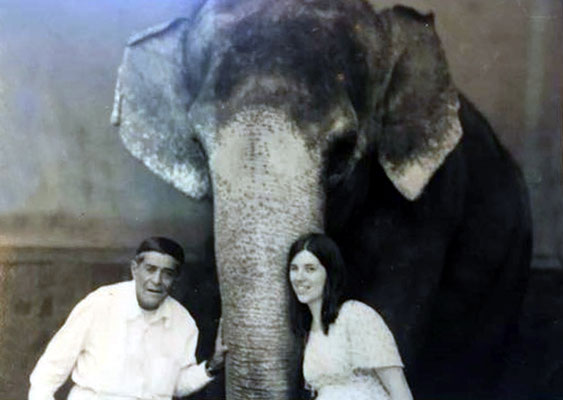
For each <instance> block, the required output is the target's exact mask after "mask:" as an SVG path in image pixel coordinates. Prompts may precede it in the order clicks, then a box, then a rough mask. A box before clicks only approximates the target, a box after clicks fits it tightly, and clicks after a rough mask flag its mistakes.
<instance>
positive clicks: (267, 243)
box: [210, 112, 323, 400]
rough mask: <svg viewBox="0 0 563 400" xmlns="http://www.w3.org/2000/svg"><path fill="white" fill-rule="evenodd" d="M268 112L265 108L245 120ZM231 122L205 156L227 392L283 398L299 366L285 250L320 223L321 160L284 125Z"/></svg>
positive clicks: (231, 395) (245, 396)
mask: <svg viewBox="0 0 563 400" xmlns="http://www.w3.org/2000/svg"><path fill="white" fill-rule="evenodd" d="M267 117H269V118H267ZM273 117H275V116H272V115H264V113H263V112H262V113H261V115H260V118H257V116H256V115H253V116H252V118H250V120H252V121H257V120H258V121H264V120H269V121H270V122H271V120H272V118H273ZM274 119H275V118H274ZM234 125H235V126H230V127H229V136H228V138H229V139H225V141H224V142H223V143H222V146H221V148H220V149H218V151H217V152H216V153H214V156H213V157H212V159H211V160H210V161H211V163H212V166H213V168H212V169H211V170H212V171H213V172H212V173H213V175H212V177H213V182H214V207H215V246H216V260H217V266H218V275H219V283H220V288H221V298H222V312H223V329H224V341H225V343H226V344H227V346H228V348H229V355H228V358H227V368H226V374H227V379H226V386H227V387H226V391H227V399H229V400H235V399H244V400H249V399H287V398H288V396H289V393H290V392H291V389H292V387H293V385H294V381H293V379H292V376H294V375H293V371H295V369H296V368H298V367H300V366H298V365H297V360H296V357H295V345H294V343H293V339H292V334H291V331H290V325H289V313H288V307H287V305H288V293H289V292H288V282H287V272H286V255H287V252H288V249H289V246H290V245H291V242H292V241H294V240H295V239H296V238H297V237H298V236H300V235H301V234H303V233H305V232H309V231H312V230H314V231H320V230H322V228H323V227H322V212H321V210H322V201H323V200H322V196H321V195H320V190H319V188H320V184H319V178H318V173H319V168H318V163H319V160H318V158H316V157H315V156H314V155H311V154H308V152H309V150H307V148H306V146H304V145H303V142H302V141H301V140H300V138H299V136H298V135H295V134H294V132H291V129H290V127H288V126H284V124H281V126H280V125H279V124H277V125H276V129H271V128H272V126H269V127H268V129H263V128H260V127H257V126H256V122H254V124H253V126H252V127H251V128H250V127H248V126H246V127H241V126H237V124H234ZM238 125H240V124H238ZM286 125H287V124H286ZM242 128H244V129H242ZM288 130H289V131H290V132H288ZM237 132H238V134H237ZM282 138H283V143H282V142H280V141H279V140H281V139H282ZM273 146H276V147H278V146H286V147H287V150H290V152H287V153H285V154H286V156H285V157H286V158H285V160H283V161H282V160H277V159H274V158H273V157H279V151H270V150H273V148H272V147H273ZM278 150H279V149H278ZM233 153H234V154H237V155H236V156H235V157H233ZM295 157H297V158H298V159H296V158H295ZM292 163H294V164H293V165H292ZM295 163H296V164H295ZM315 164H316V165H315ZM280 168H282V169H284V171H283V173H278V172H282V171H281V170H280ZM277 171H278V172H277ZM288 172H289V173H288Z"/></svg>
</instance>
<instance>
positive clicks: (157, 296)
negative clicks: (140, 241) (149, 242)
mask: <svg viewBox="0 0 563 400" xmlns="http://www.w3.org/2000/svg"><path fill="white" fill-rule="evenodd" d="M136 260H138V261H136ZM136 260H133V262H132V263H131V273H132V274H133V279H134V280H135V291H136V293H137V302H138V303H139V306H140V307H141V308H143V309H145V310H155V309H157V308H158V306H160V304H161V303H162V302H163V301H164V299H165V298H166V296H168V291H169V290H170V288H171V287H172V283H173V282H174V279H175V278H176V276H177V274H178V261H176V260H175V259H174V258H173V257H171V256H169V255H168V254H163V253H159V252H156V251H147V252H144V253H141V254H139V255H138V256H137V257H136Z"/></svg>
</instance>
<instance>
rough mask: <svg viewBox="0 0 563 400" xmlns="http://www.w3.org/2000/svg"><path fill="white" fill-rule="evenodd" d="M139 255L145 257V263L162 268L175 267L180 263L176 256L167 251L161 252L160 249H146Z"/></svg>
mask: <svg viewBox="0 0 563 400" xmlns="http://www.w3.org/2000/svg"><path fill="white" fill-rule="evenodd" d="M137 257H142V258H143V263H145V264H150V265H154V266H157V267H161V268H172V269H175V268H176V267H177V266H178V264H179V263H180V262H179V261H178V260H176V259H175V258H174V257H172V256H171V255H169V254H166V253H160V252H158V251H153V250H151V251H144V252H142V253H139V254H138V255H137Z"/></svg>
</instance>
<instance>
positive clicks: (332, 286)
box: [286, 233, 345, 337]
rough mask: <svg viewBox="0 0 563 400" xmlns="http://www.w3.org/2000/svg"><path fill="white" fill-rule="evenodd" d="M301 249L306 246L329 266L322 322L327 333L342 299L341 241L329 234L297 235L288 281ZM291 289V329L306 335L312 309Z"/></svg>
mask: <svg viewBox="0 0 563 400" xmlns="http://www.w3.org/2000/svg"><path fill="white" fill-rule="evenodd" d="M302 250H307V251H309V252H311V253H312V254H314V255H315V257H317V258H318V260H319V262H320V263H321V264H322V266H323V267H324V268H325V270H326V282H325V286H324V288H323V304H322V308H321V322H322V327H323V331H324V333H325V334H327V333H328V329H329V325H330V324H332V323H333V322H334V321H335V320H336V317H337V316H338V310H339V309H340V305H341V304H342V302H343V296H342V293H343V290H344V277H345V265H344V260H343V259H342V255H341V253H340V249H339V248H338V245H337V244H336V243H335V242H334V241H333V240H332V239H331V238H329V237H328V236H326V235H323V234H320V233H309V234H307V235H304V236H302V237H300V238H299V239H297V241H295V242H294V243H293V245H291V248H290V249H289V254H288V256H287V268H286V270H287V279H288V281H289V266H290V264H291V261H292V260H293V258H294V257H295V256H296V255H297V253H299V252H300V251H302ZM289 286H290V293H289V313H290V320H291V329H292V330H293V332H294V333H295V334H296V335H297V336H299V337H305V336H306V335H307V334H308V332H309V330H310V329H311V319H312V316H311V312H310V311H309V307H307V305H306V304H303V303H300V302H299V300H298V299H297V296H296V295H295V292H294V291H293V289H291V283H290V285H289Z"/></svg>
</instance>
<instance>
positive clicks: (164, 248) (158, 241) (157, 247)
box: [135, 236, 184, 267]
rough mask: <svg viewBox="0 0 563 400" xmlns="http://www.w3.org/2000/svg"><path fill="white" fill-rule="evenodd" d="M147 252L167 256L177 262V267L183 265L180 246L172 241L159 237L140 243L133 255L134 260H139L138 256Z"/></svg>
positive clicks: (182, 251)
mask: <svg viewBox="0 0 563 400" xmlns="http://www.w3.org/2000/svg"><path fill="white" fill-rule="evenodd" d="M147 251H156V252H158V253H162V254H168V255H169V256H170V257H172V258H174V259H175V260H176V261H178V264H179V265H178V267H180V266H181V265H182V264H184V250H183V249H182V246H180V245H179V244H178V243H176V242H175V241H174V240H172V239H168V238H165V237H160V236H153V237H150V238H148V239H145V240H143V241H142V242H141V244H140V245H139V247H138V248H137V251H136V253H135V258H136V259H137V260H139V255H140V254H141V253H144V252H147Z"/></svg>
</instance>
